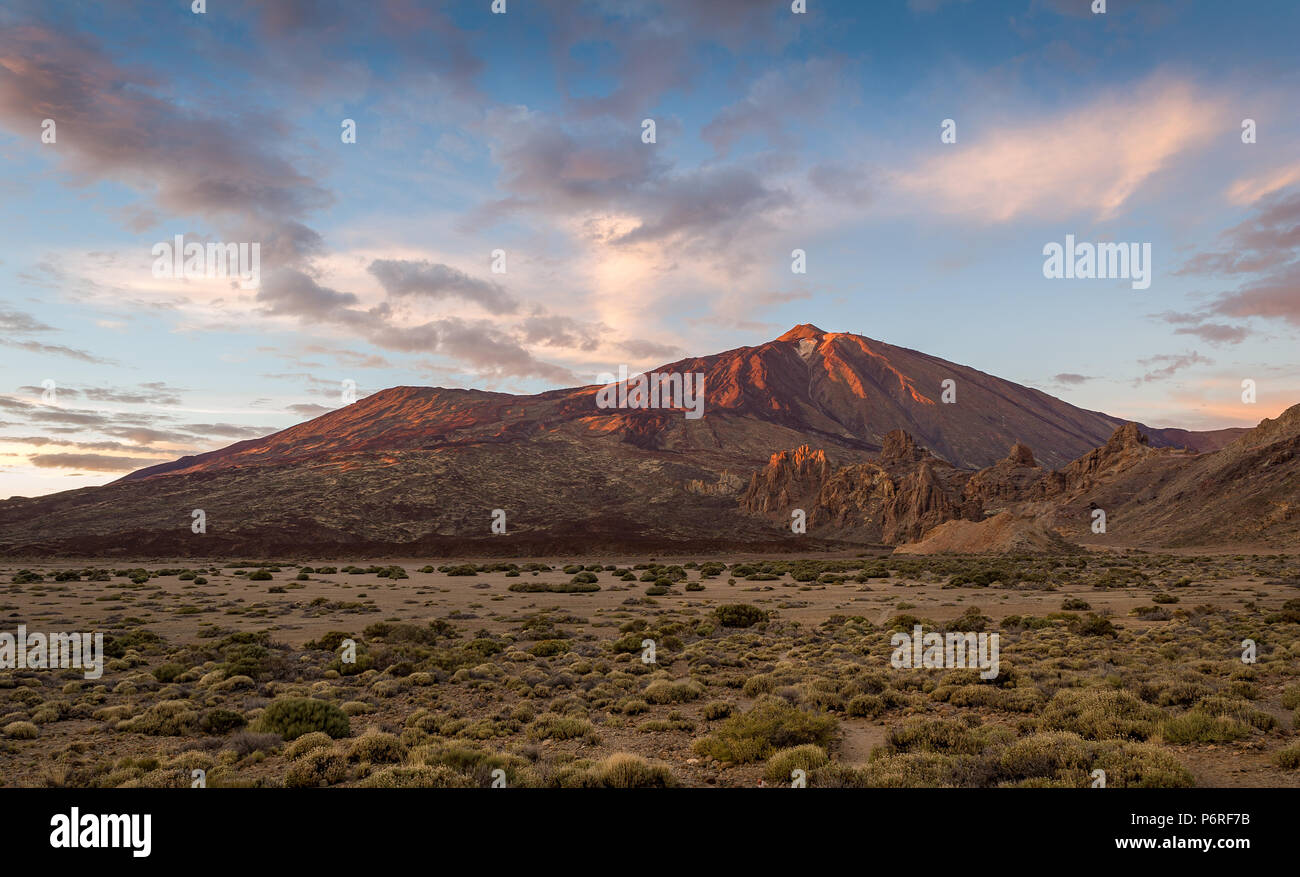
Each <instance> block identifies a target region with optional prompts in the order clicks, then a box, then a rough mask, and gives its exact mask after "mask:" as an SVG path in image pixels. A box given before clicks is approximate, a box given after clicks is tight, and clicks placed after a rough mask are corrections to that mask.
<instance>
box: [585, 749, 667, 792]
mask: <svg viewBox="0 0 1300 877" xmlns="http://www.w3.org/2000/svg"><path fill="white" fill-rule="evenodd" d="M588 776H589V777H590V779H591V780H592V782H591V785H593V786H595V787H597V788H605V789H668V788H672V787H674V786H676V785H677V784H678V783H677V778H676V777H675V776H673V773H672V771H671V770H669V769H668V768H667V767H665V766H664V765H661V764H650V763H649V762H648V761H646V760H645V759H644V758H642V757H641V756H639V755H632V754H630V753H627V752H615V753H614V754H613V755H610V756H609V757H608V758H606V759H605V760H604V761H601V762H599V763H597V764H596V765H594V766H593V767H592V768H591V769H590V771H589V772H588Z"/></svg>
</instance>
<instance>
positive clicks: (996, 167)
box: [894, 79, 1222, 222]
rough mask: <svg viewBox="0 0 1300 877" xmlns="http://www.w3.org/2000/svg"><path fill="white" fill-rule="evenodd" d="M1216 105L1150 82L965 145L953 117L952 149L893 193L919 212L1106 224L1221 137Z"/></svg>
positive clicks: (902, 176) (1164, 82)
mask: <svg viewBox="0 0 1300 877" xmlns="http://www.w3.org/2000/svg"><path fill="white" fill-rule="evenodd" d="M1221 105H1222V101H1221V100H1219V99H1217V98H1215V97H1214V96H1212V95H1208V94H1204V93H1198V92H1197V91H1196V90H1195V89H1193V88H1192V86H1191V85H1189V84H1187V83H1183V82H1178V81H1173V80H1169V79H1156V80H1150V81H1148V82H1147V83H1145V84H1143V85H1141V86H1140V87H1138V88H1137V89H1136V90H1135V91H1134V93H1132V94H1128V95H1118V96H1117V95H1114V94H1107V95H1106V96H1104V97H1101V98H1098V99H1097V100H1094V101H1092V102H1091V103H1089V104H1087V105H1085V106H1081V107H1078V108H1075V109H1073V110H1070V111H1068V112H1065V113H1055V114H1038V116H1037V117H1036V118H1035V120H1034V121H1032V122H1028V123H1020V124H1004V125H999V126H997V127H996V128H995V129H993V130H991V131H990V132H989V133H984V134H982V135H981V134H975V135H971V136H970V137H969V139H967V137H966V136H964V135H963V134H962V132H963V130H968V129H966V128H964V126H963V120H962V119H961V118H958V119H957V123H958V141H957V143H956V144H952V145H950V146H944V147H941V148H940V152H939V154H938V155H936V156H935V157H934V158H930V159H927V160H925V161H924V162H922V163H921V164H920V165H919V166H917V167H915V168H913V169H911V170H907V171H903V172H901V173H899V174H897V175H896V176H895V177H894V184H895V185H896V186H897V187H898V188H899V189H900V190H901V191H903V192H904V193H907V194H909V195H912V196H915V197H918V198H921V199H924V203H925V205H926V207H927V209H935V210H939V211H942V212H945V213H952V214H962V215H973V216H976V217H980V218H982V219H984V220H987V221H990V222H1007V221H1010V220H1012V219H1016V218H1018V217H1021V216H1026V215H1046V216H1051V217H1057V218H1059V217H1063V216H1068V215H1070V214H1073V213H1090V214H1092V215H1093V216H1094V217H1096V218H1097V219H1110V218H1113V217H1114V216H1116V215H1118V214H1119V213H1120V211H1121V210H1122V209H1123V208H1124V206H1125V205H1126V204H1127V203H1128V201H1129V200H1130V199H1131V198H1132V197H1133V195H1134V194H1135V193H1136V192H1137V191H1138V190H1139V189H1140V188H1141V187H1142V186H1143V184H1145V183H1146V182H1148V181H1149V180H1150V179H1151V178H1152V177H1153V176H1154V175H1156V174H1157V173H1159V172H1160V171H1161V170H1164V169H1165V168H1167V167H1168V166H1169V165H1170V164H1172V163H1173V161H1174V159H1175V158H1177V157H1178V156H1179V155H1180V154H1182V153H1184V152H1187V151H1189V150H1192V149H1194V148H1197V147H1200V146H1202V145H1204V144H1206V143H1208V142H1209V141H1210V139H1211V138H1212V137H1213V136H1214V135H1215V134H1216V133H1217V132H1218V131H1219V130H1220V129H1221V116H1222V112H1221ZM935 140H936V142H937V140H938V133H937V131H936V133H935Z"/></svg>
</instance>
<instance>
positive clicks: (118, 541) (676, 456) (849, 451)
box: [0, 324, 1245, 556]
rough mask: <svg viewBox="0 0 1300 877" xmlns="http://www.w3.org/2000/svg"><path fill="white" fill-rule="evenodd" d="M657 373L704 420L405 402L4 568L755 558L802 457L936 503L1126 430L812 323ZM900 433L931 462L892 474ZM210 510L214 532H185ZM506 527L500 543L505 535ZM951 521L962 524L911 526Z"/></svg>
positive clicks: (587, 391)
mask: <svg viewBox="0 0 1300 877" xmlns="http://www.w3.org/2000/svg"><path fill="white" fill-rule="evenodd" d="M653 371H654V372H655V373H656V374H657V375H660V376H663V375H696V374H699V375H703V387H704V394H705V395H704V406H703V416H702V417H699V418H698V419H692V418H690V417H687V416H685V415H686V414H687V412H686V411H684V410H683V409H681V408H642V407H625V408H609V407H602V406H601V405H600V404H598V397H599V396H600V395H601V394H600V391H601V389H602V388H601V387H600V386H596V385H592V386H585V387H576V388H570V389H561V390H552V391H548V392H545V393H539V394H536V395H529V396H516V395H510V394H506V393H494V392H486V391H481V390H463V389H446V388H441V387H394V388H391V389H387V390H383V391H380V392H377V393H374V394H372V395H370V396H367V397H364V398H362V399H360V400H358V401H356V402H354V403H352V404H350V405H347V406H345V407H343V408H339V409H337V410H335V411H331V412H329V413H327V414H324V415H322V416H320V417H316V418H314V419H312V420H309V421H306V422H304V423H300V424H297V425H295V426H292V427H289V428H288V429H285V430H282V431H280V432H277V433H274V434H272V435H268V436H265V437H263V438H259V439H253V440H249V441H242V442H238V443H236V444H233V445H230V446H229V447H226V448H222V449H220V450H215V451H211V452H208V453H204V454H198V455H194V456H187V457H182V458H181V459H178V460H176V461H173V462H170V463H164V464H161V465H156V466H151V467H149V468H146V469H141V470H139V471H136V472H133V473H131V474H130V475H127V476H126V477H124V478H122V479H120V480H118V481H116V482H114V483H112V484H108V485H105V486H103V487H92V488H83V489H80V490H74V491H67V492H63V493H58V494H53V495H50V496H44V497H37V498H14V499H10V500H6V501H3V502H0V551H2V552H5V553H8V554H39V553H46V552H55V553H73V554H88V555H98V554H114V553H122V554H138V553H142V552H146V553H157V554H181V555H185V554H205V555H212V554H217V553H235V554H241V555H244V554H247V555H249V556H252V555H254V554H257V553H274V552H285V551H293V552H295V553H296V554H303V553H311V552H315V553H321V552H330V551H338V552H368V553H391V552H425V553H439V554H448V553H466V552H470V551H478V552H489V553H490V552H496V551H504V552H510V553H514V552H541V551H555V552H560V551H598V550H603V549H613V548H634V547H645V548H652V549H653V548H654V547H655V546H661V545H676V546H681V547H683V548H686V547H690V546H696V547H699V548H732V549H735V548H741V547H744V548H759V547H763V546H765V545H768V544H770V543H771V542H772V540H773V538H774V537H773V525H772V521H771V520H770V516H765V514H763V513H756V511H755V508H756V506H755V503H754V501H753V497H752V496H751V497H750V500H749V501H742V500H743V494H745V493H746V490H747V485H750V486H751V487H752V484H751V482H752V480H753V478H754V477H755V475H756V473H759V472H761V471H762V470H763V469H764V468H765V467H768V466H770V465H771V464H772V461H773V459H774V456H773V455H776V454H779V453H781V452H782V451H788V450H791V449H796V448H801V447H803V446H808V447H810V448H814V449H816V450H817V451H819V452H821V453H822V454H823V455H824V456H826V457H828V458H830V459H831V460H833V461H834V463H835V464H836V466H848V465H855V464H867V463H873V461H879V460H880V459H881V456H882V451H883V452H884V453H885V457H887V458H888V462H889V466H887V467H886V469H887V470H888V471H890V472H894V473H895V475H897V477H900V478H903V477H906V478H912V477H913V475H915V476H916V478H919V479H920V480H919V481H917V482H916V484H915V485H914V487H915V489H916V490H918V491H921V492H922V493H924V492H925V490H926V487H925V485H926V483H928V482H926V481H925V479H926V478H939V477H942V478H948V477H949V476H948V475H947V474H945V473H948V472H949V470H952V471H954V472H965V473H967V474H969V473H972V472H974V471H975V470H978V469H982V468H985V467H991V466H994V465H995V464H998V463H999V461H1005V460H1006V458H1007V453H1008V449H1011V448H1013V446H1014V447H1023V448H1026V451H1025V453H1032V458H1034V459H1036V461H1037V464H1039V465H1042V466H1047V467H1052V468H1056V467H1063V466H1065V465H1067V464H1068V463H1070V462H1071V461H1073V460H1075V459H1077V458H1079V457H1081V456H1083V455H1084V454H1086V453H1088V452H1090V451H1092V450H1093V449H1095V448H1097V447H1099V446H1101V445H1104V444H1105V443H1106V442H1107V441H1108V439H1109V438H1110V437H1111V436H1112V435H1113V434H1114V433H1115V431H1116V430H1117V429H1119V428H1120V427H1123V426H1124V425H1125V421H1123V420H1122V419H1120V418H1116V417H1112V416H1110V415H1107V414H1103V413H1101V412H1096V411H1088V410H1084V409H1081V408H1076V407H1074V406H1072V405H1069V404H1068V403H1066V402H1063V401H1061V400H1060V399H1056V398H1054V397H1052V396H1049V395H1047V394H1046V393H1043V392H1041V391H1039V390H1035V389H1032V388H1028V387H1024V386H1021V385H1019V384H1016V383H1013V382H1011V381H1008V380H1004V379H1002V378H998V377H994V376H992V375H989V374H986V373H984V372H981V371H978V370H976V369H973V368H970V367H968V366H964V365H958V364H956V363H952V362H948V361H946V360H943V359H940V358H938V357H935V356H931V355H929V354H925V353H921V352H919V351H915V350H909V349H907V348H902V347H896V346H894V345H890V344H886V343H884V342H880V341H875V340H872V339H870V338H866V337H863V336H860V335H854V334H849V333H842V332H826V331H823V330H822V329H819V328H818V327H816V326H813V325H809V324H803V325H798V326H795V327H794V328H792V329H791V330H790V331H788V332H786V333H785V334H783V335H781V336H780V337H779V338H776V339H774V340H772V341H769V342H766V343H764V344H760V345H757V346H754V347H740V348H736V349H734V350H729V351H726V352H723V353H718V354H714V355H711V356H703V357H692V358H686V359H681V360H678V361H676V362H673V363H669V364H667V365H663V366H659V367H658V368H656V369H654V370H653ZM949 382H951V383H949ZM945 390H947V391H948V393H947V394H945ZM611 395H612V394H609V393H606V394H604V396H605V397H610V396H611ZM666 398H667V397H666ZM1136 426H1138V427H1139V428H1140V429H1141V430H1142V432H1143V434H1144V435H1145V436H1146V437H1147V440H1148V442H1149V444H1150V446H1151V447H1153V448H1161V447H1170V448H1184V449H1187V450H1188V451H1191V452H1198V453H1199V452H1207V451H1214V450H1217V449H1219V448H1221V447H1223V446H1224V445H1226V444H1228V443H1229V442H1231V441H1233V440H1234V439H1236V438H1237V437H1238V436H1239V435H1241V434H1242V433H1244V432H1245V430H1218V431H1214V432H1189V431H1186V430H1176V429H1152V428H1150V427H1146V426H1142V425H1140V424H1139V425H1136ZM899 435H902V436H904V438H905V439H906V442H905V443H908V444H914V445H916V446H917V447H918V448H919V449H923V453H922V451H921V450H918V451H917V453H916V454H914V455H913V456H914V457H915V459H902V458H899V459H895V457H894V456H892V455H891V452H890V451H889V448H890V447H891V445H893V446H896V445H898V443H899V442H903V441H904V439H900V438H899ZM1029 449H1032V450H1031V451H1030V450H1029ZM899 466H902V467H904V468H907V467H909V466H912V467H916V466H925V467H928V468H927V472H929V475H921V474H917V473H913V472H911V471H910V470H909V471H907V472H903V471H901V470H899V468H898V467H899ZM882 471H885V469H882ZM936 473H937V474H936ZM914 480H915V479H914ZM910 483H911V482H909V484H910ZM759 505H762V503H759ZM196 509H202V510H203V512H204V518H205V520H206V525H207V530H206V532H204V533H194V532H193V531H192V528H191V522H192V513H193V511H194V510H196ZM496 510H501V511H503V512H504V513H505V519H506V533H505V534H504V535H503V534H494V533H493V532H492V530H491V522H492V520H493V513H494V511H496ZM964 513H965V514H970V513H972V512H971V510H969V509H967V510H966V511H965V512H964ZM926 514H928V515H929V517H926ZM945 514H947V515H949V516H952V515H953V514H957V512H955V511H953V510H946V511H945V510H944V508H940V509H939V510H938V511H934V510H931V511H930V512H927V513H925V514H922V515H921V516H920V517H919V518H918V520H925V521H929V520H932V519H933V518H934V517H935V515H938V516H939V517H940V518H942V517H943V515H945ZM904 529H907V528H904ZM914 529H915V528H911V529H908V532H911V531H912V530H914ZM873 532H874V531H873ZM899 532H903V531H902V530H900V531H899ZM913 535H915V534H913ZM825 538H828V539H830V540H831V541H834V538H833V534H829V535H827V536H826V537H825ZM863 538H868V537H865V536H864V537H863Z"/></svg>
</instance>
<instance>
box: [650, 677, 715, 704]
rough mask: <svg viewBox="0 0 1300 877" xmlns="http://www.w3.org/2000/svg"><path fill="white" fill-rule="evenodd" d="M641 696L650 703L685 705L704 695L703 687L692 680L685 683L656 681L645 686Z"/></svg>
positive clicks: (665, 680)
mask: <svg viewBox="0 0 1300 877" xmlns="http://www.w3.org/2000/svg"><path fill="white" fill-rule="evenodd" d="M642 694H643V696H644V697H645V699H646V700H648V701H650V702H651V703H658V704H664V703H685V702H686V701H688V700H695V699H696V698H698V697H699V696H700V695H702V694H704V686H703V685H701V684H700V683H698V682H696V681H695V680H693V679H688V680H686V681H685V682H674V681H670V680H668V679H656V680H655V681H654V682H651V683H650V684H649V685H647V686H646V689H645V691H644V692H642Z"/></svg>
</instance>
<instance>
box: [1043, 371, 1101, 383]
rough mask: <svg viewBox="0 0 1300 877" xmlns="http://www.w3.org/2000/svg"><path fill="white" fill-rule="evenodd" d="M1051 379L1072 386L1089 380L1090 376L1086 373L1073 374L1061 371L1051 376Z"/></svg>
mask: <svg viewBox="0 0 1300 877" xmlns="http://www.w3.org/2000/svg"><path fill="white" fill-rule="evenodd" d="M1052 380H1054V381H1056V383H1058V384H1070V385H1072V386H1077V385H1079V384H1083V383H1086V382H1088V381H1091V380H1092V378H1091V377H1089V376H1088V375H1080V374H1075V373H1074V372H1061V373H1060V374H1059V375H1055V376H1053V378H1052Z"/></svg>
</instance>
